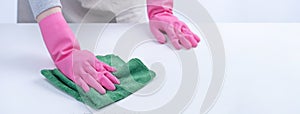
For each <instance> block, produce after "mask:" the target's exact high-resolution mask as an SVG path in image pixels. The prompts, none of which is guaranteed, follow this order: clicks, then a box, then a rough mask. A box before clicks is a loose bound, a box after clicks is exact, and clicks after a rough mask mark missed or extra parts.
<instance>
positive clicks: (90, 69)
mask: <svg viewBox="0 0 300 114" xmlns="http://www.w3.org/2000/svg"><path fill="white" fill-rule="evenodd" d="M84 70H85V72H87V73H89V74H90V75H91V76H93V77H94V79H96V80H97V79H98V75H99V73H98V72H97V71H96V69H95V68H94V67H92V66H90V65H88V66H86V67H84Z"/></svg>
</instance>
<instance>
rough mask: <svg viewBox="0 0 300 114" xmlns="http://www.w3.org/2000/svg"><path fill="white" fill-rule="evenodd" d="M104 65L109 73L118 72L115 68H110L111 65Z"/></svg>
mask: <svg viewBox="0 0 300 114" xmlns="http://www.w3.org/2000/svg"><path fill="white" fill-rule="evenodd" d="M102 65H103V67H104V68H105V69H106V70H107V71H109V72H115V71H116V69H115V68H114V67H112V66H109V65H107V64H105V63H102Z"/></svg>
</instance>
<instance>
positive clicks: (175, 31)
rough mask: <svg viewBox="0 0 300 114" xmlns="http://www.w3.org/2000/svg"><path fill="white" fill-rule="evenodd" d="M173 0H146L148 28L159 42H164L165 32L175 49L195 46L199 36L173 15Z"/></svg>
mask: <svg viewBox="0 0 300 114" xmlns="http://www.w3.org/2000/svg"><path fill="white" fill-rule="evenodd" d="M172 8H173V0H147V12H148V18H149V21H150V22H149V25H150V30H151V32H152V33H153V35H154V36H155V38H156V39H157V40H158V42H159V43H162V44H164V43H166V38H165V37H164V35H163V33H166V34H167V36H168V37H169V39H170V41H171V42H172V44H173V46H174V47H175V48H176V49H181V48H182V47H184V48H186V49H190V48H192V47H197V45H198V43H199V42H200V38H199V37H198V36H197V35H196V34H194V33H193V32H192V31H191V30H190V29H189V28H188V26H187V25H186V24H185V23H184V22H182V21H180V20H179V19H178V18H177V17H176V16H174V15H173V12H172Z"/></svg>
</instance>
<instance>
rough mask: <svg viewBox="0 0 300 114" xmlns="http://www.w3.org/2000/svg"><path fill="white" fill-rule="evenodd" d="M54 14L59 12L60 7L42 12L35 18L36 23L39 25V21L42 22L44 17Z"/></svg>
mask: <svg viewBox="0 0 300 114" xmlns="http://www.w3.org/2000/svg"><path fill="white" fill-rule="evenodd" d="M56 12H61V8H60V7H53V8H50V9H48V10H46V11H44V12H42V13H41V14H39V15H38V16H37V17H36V21H37V22H38V23H39V22H40V21H41V20H43V19H44V18H45V17H47V16H49V15H51V14H53V13H56Z"/></svg>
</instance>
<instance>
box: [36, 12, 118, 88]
mask: <svg viewBox="0 0 300 114" xmlns="http://www.w3.org/2000/svg"><path fill="white" fill-rule="evenodd" d="M39 26H40V29H41V32H42V35H43V39H44V42H45V44H46V46H47V49H48V51H49V53H50V55H51V57H52V59H53V61H54V63H55V65H56V67H57V68H58V69H59V70H60V71H61V72H62V73H63V74H64V75H66V76H67V77H68V78H69V79H71V80H72V81H73V82H75V83H76V84H77V85H79V86H80V87H82V88H83V90H84V91H85V92H87V91H89V86H91V87H93V88H95V89H96V90H97V91H98V92H99V93H101V94H104V93H105V92H106V90H105V89H107V90H115V89H116V88H115V86H114V84H120V81H119V80H118V79H117V78H116V77H115V76H113V75H112V74H111V72H114V71H115V69H114V68H113V67H111V66H109V65H107V64H105V63H103V62H101V61H99V60H98V59H97V58H96V57H95V56H94V54H93V53H91V52H89V51H86V50H80V47H79V44H78V42H77V40H76V39H75V36H74V34H73V33H72V31H71V29H70V28H69V26H68V24H67V22H66V21H65V19H64V17H63V15H62V13H61V12H56V13H53V14H51V15H49V16H47V17H45V18H43V19H42V20H41V21H40V22H39Z"/></svg>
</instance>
